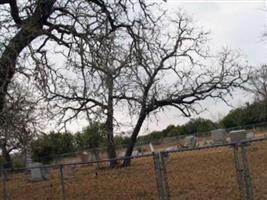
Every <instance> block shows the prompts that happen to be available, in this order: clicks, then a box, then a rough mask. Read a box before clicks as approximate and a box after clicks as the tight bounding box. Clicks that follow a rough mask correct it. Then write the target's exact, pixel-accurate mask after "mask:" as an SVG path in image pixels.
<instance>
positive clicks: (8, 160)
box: [1, 145, 13, 168]
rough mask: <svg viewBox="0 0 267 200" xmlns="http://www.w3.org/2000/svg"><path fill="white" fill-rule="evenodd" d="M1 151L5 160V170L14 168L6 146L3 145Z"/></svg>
mask: <svg viewBox="0 0 267 200" xmlns="http://www.w3.org/2000/svg"><path fill="white" fill-rule="evenodd" d="M1 150H2V155H3V158H4V168H13V164H12V160H11V157H10V152H9V151H8V150H7V148H6V145H1Z"/></svg>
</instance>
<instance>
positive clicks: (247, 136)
mask: <svg viewBox="0 0 267 200" xmlns="http://www.w3.org/2000/svg"><path fill="white" fill-rule="evenodd" d="M253 138H255V133H254V132H248V133H247V135H246V139H247V140H251V139H253Z"/></svg>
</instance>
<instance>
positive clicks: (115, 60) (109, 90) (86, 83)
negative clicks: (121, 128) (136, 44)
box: [38, 29, 131, 167]
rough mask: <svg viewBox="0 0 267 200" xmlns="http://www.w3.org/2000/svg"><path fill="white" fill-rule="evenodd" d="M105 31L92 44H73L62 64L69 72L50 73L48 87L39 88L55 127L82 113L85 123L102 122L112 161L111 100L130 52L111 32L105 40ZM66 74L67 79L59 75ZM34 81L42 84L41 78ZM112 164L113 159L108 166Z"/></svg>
mask: <svg viewBox="0 0 267 200" xmlns="http://www.w3.org/2000/svg"><path fill="white" fill-rule="evenodd" d="M106 31H107V29H105V30H103V32H104V33H103V35H105V37H100V38H95V40H94V41H88V40H83V39H79V41H76V45H77V48H74V50H73V51H72V52H70V53H69V54H68V55H67V56H68V57H67V59H68V62H67V63H66V65H67V66H69V68H70V69H69V70H68V71H67V72H66V70H65V68H63V70H61V71H56V72H54V73H50V74H49V77H50V78H49V79H50V80H53V81H52V82H51V83H52V84H45V87H41V88H40V89H41V91H43V94H44V96H45V98H46V99H47V101H48V102H49V104H50V105H52V107H53V108H54V110H57V111H54V112H56V113H57V114H56V116H57V117H58V116H60V118H59V124H61V123H62V122H63V124H64V125H66V123H68V122H69V121H71V120H73V119H75V118H76V117H78V116H80V115H84V114H85V116H86V119H87V120H88V121H89V122H90V121H91V122H95V121H98V120H99V121H100V122H102V123H104V124H105V129H104V131H105V135H106V136H107V144H108V148H107V153H108V157H109V158H110V159H114V158H116V151H115V144H114V138H113V137H114V108H116V106H117V104H118V100H117V99H115V98H114V97H115V96H118V95H119V94H120V92H121V91H122V90H123V89H125V87H126V85H124V82H125V81H123V78H126V77H125V76H126V75H127V73H126V72H127V71H128V70H129V68H130V66H129V64H130V57H131V50H129V49H126V48H124V47H123V45H121V43H120V42H119V41H117V38H116V37H117V36H115V33H114V34H112V35H110V36H109V37H106V34H107V32H106ZM115 38H116V39H115ZM119 38H120V39H122V38H121V37H119ZM126 46H127V47H128V43H127V44H126ZM130 46H131V45H130ZM129 48H130V49H131V47H129ZM66 73H67V74H68V77H66V76H63V74H66ZM40 75H41V74H40ZM45 77H47V76H45ZM38 78H39V79H40V80H41V82H42V78H43V77H42V76H38ZM116 164H117V162H116V161H115V160H113V161H111V163H110V166H111V167H114V166H115V165H116Z"/></svg>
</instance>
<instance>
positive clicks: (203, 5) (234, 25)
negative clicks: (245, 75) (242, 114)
mask: <svg viewBox="0 0 267 200" xmlns="http://www.w3.org/2000/svg"><path fill="white" fill-rule="evenodd" d="M163 7H164V8H165V9H168V10H169V11H168V12H169V13H171V12H172V13H175V11H177V10H178V9H179V8H182V9H183V10H184V11H185V12H186V13H188V15H190V16H192V17H193V19H194V20H195V21H196V22H197V24H198V25H200V26H202V27H203V28H204V29H205V30H209V31H210V32H211V34H210V38H211V41H210V42H209V44H210V46H211V47H212V50H215V51H216V50H220V49H221V48H223V47H230V48H232V49H236V50H241V51H242V53H243V54H244V55H246V57H247V60H248V63H249V64H250V65H252V66H260V65H261V64H264V63H267V48H266V43H264V42H263V38H262V35H263V32H264V29H265V30H267V11H264V9H265V10H266V9H267V1H252V0H251V1H248V0H247V1H240V0H236V1H229V0H228V1H215V0H213V1H212V0H209V1H190V0H189V1H180V0H167V3H164V4H163ZM251 100H252V97H251V96H248V95H247V94H244V92H240V91H237V92H236V94H235V95H234V97H233V99H229V102H230V103H231V104H232V105H233V106H234V107H237V106H241V105H243V104H244V103H245V102H248V101H251ZM202 105H203V107H205V108H206V111H204V112H203V113H201V114H200V115H198V116H193V117H204V118H209V119H212V120H213V121H216V120H218V119H220V118H222V117H223V116H224V115H225V114H227V113H228V112H229V111H230V110H231V109H232V108H231V107H229V106H227V105H225V104H224V103H222V102H217V103H216V102H214V101H212V100H207V101H204V102H203V104H202ZM120 115H121V116H120V117H119V118H124V117H127V116H122V114H120ZM188 120H189V119H188V118H184V117H181V113H180V112H179V111H177V110H175V109H170V110H165V112H161V113H159V114H158V115H157V120H155V119H152V120H147V121H146V122H145V123H144V125H143V129H142V131H141V134H146V133H149V132H151V131H153V130H161V129H163V128H166V127H167V126H168V125H170V124H174V125H177V124H183V123H185V122H187V121H188ZM75 124H76V123H73V124H72V125H71V126H70V129H71V130H73V131H77V130H79V129H80V128H81V127H82V126H85V125H86V122H84V123H83V122H81V121H79V122H78V123H77V126H76V125H75ZM78 127H80V128H78Z"/></svg>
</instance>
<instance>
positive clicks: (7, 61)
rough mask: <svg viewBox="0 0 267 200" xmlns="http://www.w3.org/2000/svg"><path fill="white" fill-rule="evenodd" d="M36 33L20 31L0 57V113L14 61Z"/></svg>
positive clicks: (13, 72) (12, 72)
mask: <svg viewBox="0 0 267 200" xmlns="http://www.w3.org/2000/svg"><path fill="white" fill-rule="evenodd" d="M38 35H39V34H38V32H30V31H27V30H26V29H21V30H20V31H19V32H18V33H17V34H16V35H15V36H14V37H13V38H12V39H11V40H10V42H9V44H8V45H7V47H6V49H5V51H4V52H3V54H2V56H1V57H0V112H1V111H2V110H3V107H4V104H5V95H6V92H7V89H8V85H9V83H10V81H11V79H12V77H13V76H14V74H15V66H16V60H17V58H18V56H19V54H20V52H21V51H22V50H23V49H24V48H25V47H26V46H28V45H29V44H30V43H31V42H32V41H33V40H34V39H35V38H36V37H37V36H38Z"/></svg>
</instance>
